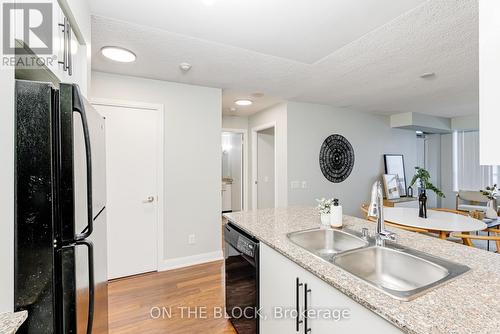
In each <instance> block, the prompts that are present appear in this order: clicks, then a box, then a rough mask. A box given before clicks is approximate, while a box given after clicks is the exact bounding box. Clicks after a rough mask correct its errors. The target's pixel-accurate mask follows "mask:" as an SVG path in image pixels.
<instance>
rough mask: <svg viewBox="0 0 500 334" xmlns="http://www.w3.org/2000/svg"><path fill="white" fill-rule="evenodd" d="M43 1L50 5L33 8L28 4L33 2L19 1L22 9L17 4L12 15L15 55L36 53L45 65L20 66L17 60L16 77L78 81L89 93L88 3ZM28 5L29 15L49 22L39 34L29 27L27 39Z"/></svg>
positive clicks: (40, 61) (21, 56)
mask: <svg viewBox="0 0 500 334" xmlns="http://www.w3.org/2000/svg"><path fill="white" fill-rule="evenodd" d="M44 4H45V5H46V6H47V5H48V6H49V7H37V8H35V9H36V10H31V9H30V8H28V7H27V6H29V5H30V3H25V2H23V1H16V6H17V8H19V9H17V8H16V10H14V11H13V14H11V15H10V16H11V20H12V21H13V26H14V27H15V30H14V34H13V36H15V41H16V48H17V49H16V59H29V58H31V57H32V55H36V56H37V57H38V58H37V59H38V62H37V63H38V64H43V65H44V66H42V67H40V66H36V67H34V66H31V67H30V66H23V65H21V66H20V65H19V62H18V65H17V66H16V77H17V78H19V79H26V80H40V81H51V82H54V83H56V84H57V83H60V82H64V83H76V84H78V85H79V86H80V90H81V91H82V93H83V94H84V95H86V92H87V90H88V82H89V75H88V73H89V69H90V57H88V54H89V52H88V51H89V50H88V48H89V47H90V29H89V27H90V12H89V10H88V4H87V2H86V1H84V0H71V1H69V0H59V1H58V0H52V1H50V2H49V3H44ZM32 5H33V6H36V4H32ZM49 8H50V9H49ZM27 9H29V10H30V11H29V13H30V15H38V16H41V22H42V24H43V22H47V26H40V28H39V29H40V30H39V31H40V32H41V33H40V34H39V35H37V34H34V33H32V32H31V30H30V33H29V37H28V38H29V39H28V40H27V41H26V40H25V38H26V36H27V34H26V32H25V30H26V24H24V17H23V15H24V11H25V10H27ZM32 13H36V14H32ZM76 14H78V15H76ZM30 22H31V17H30ZM48 22H50V24H49V23H48ZM80 24H81V26H82V27H83V28H82V27H80ZM47 31H50V33H51V35H48V34H47ZM46 36H50V38H46ZM40 46H43V47H40ZM17 50H21V51H17ZM47 69H48V71H47Z"/></svg>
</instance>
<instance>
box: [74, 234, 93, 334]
mask: <svg viewBox="0 0 500 334" xmlns="http://www.w3.org/2000/svg"><path fill="white" fill-rule="evenodd" d="M75 244H76V245H83V246H86V247H87V251H88V255H89V261H88V264H89V313H88V319H87V334H92V326H93V322H94V302H95V281H94V245H93V244H92V242H91V241H87V240H78V241H76V242H75Z"/></svg>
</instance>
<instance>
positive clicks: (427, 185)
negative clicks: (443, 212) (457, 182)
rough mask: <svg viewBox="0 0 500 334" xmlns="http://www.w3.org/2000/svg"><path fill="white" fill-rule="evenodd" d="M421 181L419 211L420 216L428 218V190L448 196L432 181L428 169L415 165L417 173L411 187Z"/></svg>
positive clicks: (441, 195) (438, 194) (440, 195)
mask: <svg viewBox="0 0 500 334" xmlns="http://www.w3.org/2000/svg"><path fill="white" fill-rule="evenodd" d="M417 180H418V181H419V183H420V193H419V195H418V203H419V212H418V216H419V217H422V218H427V194H426V190H431V191H433V192H434V193H436V195H437V196H439V197H443V198H444V197H446V196H445V195H444V193H443V192H442V191H441V190H439V189H438V188H437V187H436V186H435V185H433V184H432V182H431V175H430V174H429V172H428V171H427V170H425V169H424V168H420V167H415V175H414V176H413V179H411V183H410V187H411V186H413V185H414V184H415V182H417Z"/></svg>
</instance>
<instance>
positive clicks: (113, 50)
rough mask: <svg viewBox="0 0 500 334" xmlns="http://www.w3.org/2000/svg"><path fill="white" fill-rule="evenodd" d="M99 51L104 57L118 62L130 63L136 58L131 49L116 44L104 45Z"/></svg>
mask: <svg viewBox="0 0 500 334" xmlns="http://www.w3.org/2000/svg"><path fill="white" fill-rule="evenodd" d="M101 53H102V55H103V56H104V57H106V58H108V59H111V60H113V61H118V62H120V63H131V62H133V61H135V60H136V59H137V57H136V55H135V53H133V52H132V51H130V50H127V49H124V48H120V47H117V46H105V47H103V48H102V49H101Z"/></svg>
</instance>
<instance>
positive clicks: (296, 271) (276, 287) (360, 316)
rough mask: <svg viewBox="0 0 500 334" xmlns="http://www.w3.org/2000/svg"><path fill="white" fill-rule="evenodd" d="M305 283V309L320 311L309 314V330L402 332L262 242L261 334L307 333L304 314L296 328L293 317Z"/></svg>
mask: <svg viewBox="0 0 500 334" xmlns="http://www.w3.org/2000/svg"><path fill="white" fill-rule="evenodd" d="M297 280H298V281H297ZM297 283H299V286H298V289H297ZM360 284H362V283H360ZM306 285H307V290H308V291H309V292H308V293H307V309H308V310H309V312H312V313H314V312H316V314H319V313H320V312H321V314H322V315H321V316H314V315H313V314H311V315H310V317H309V318H308V320H307V329H310V331H309V333H312V334H316V333H318V334H322V333H325V334H326V333H372V334H376V333H383V334H390V333H401V330H399V329H398V328H397V327H395V326H393V325H392V324H390V323H389V322H387V321H386V320H385V319H383V318H381V317H380V316H378V315H376V314H375V313H373V312H371V311H370V310H368V309H366V308H365V307H363V306H361V305H360V304H358V303H356V302H355V301H353V300H352V299H350V298H349V297H347V296H346V295H344V294H343V293H341V292H340V291H338V290H336V289H335V288H333V287H332V286H331V285H329V284H327V283H325V282H324V281H322V280H321V279H319V278H318V277H316V276H314V275H313V274H311V273H310V272H308V271H307V270H305V269H303V268H302V267H300V266H298V265H297V264H295V263H294V262H292V261H290V260H289V259H287V258H286V257H284V256H283V255H281V254H279V253H278V252H277V251H275V250H273V249H272V248H270V247H268V246H266V245H265V244H263V243H261V247H260V306H261V307H262V314H263V315H264V316H263V318H261V320H260V330H261V333H263V334H271V333H306V328H305V325H306V323H305V322H306V321H304V320H305V319H304V317H303V316H301V317H300V318H299V321H301V322H300V323H299V325H298V328H297V317H296V311H297V307H298V309H299V313H303V312H304V309H305V307H306V305H305V302H306V300H305V299H306V298H305V297H306V296H305V288H306ZM366 288H367V289H371V287H368V286H367V287H366ZM297 291H298V295H297ZM297 297H298V298H297ZM342 313H343V316H340V315H341V314H342ZM336 319H341V320H336ZM297 329H298V330H297Z"/></svg>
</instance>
